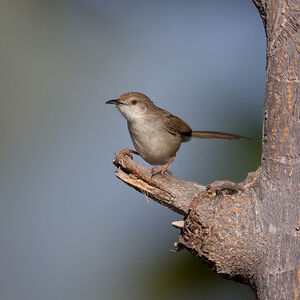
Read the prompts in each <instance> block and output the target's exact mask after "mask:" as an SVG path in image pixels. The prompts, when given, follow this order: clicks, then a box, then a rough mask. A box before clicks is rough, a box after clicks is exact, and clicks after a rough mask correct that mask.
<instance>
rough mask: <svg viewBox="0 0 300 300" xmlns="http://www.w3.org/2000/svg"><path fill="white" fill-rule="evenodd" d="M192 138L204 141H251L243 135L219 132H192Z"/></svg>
mask: <svg viewBox="0 0 300 300" xmlns="http://www.w3.org/2000/svg"><path fill="white" fill-rule="evenodd" d="M192 137H196V138H203V139H229V140H232V139H234V140H241V139H243V140H249V138H247V137H245V136H241V135H236V134H231V133H225V132H218V131H192Z"/></svg>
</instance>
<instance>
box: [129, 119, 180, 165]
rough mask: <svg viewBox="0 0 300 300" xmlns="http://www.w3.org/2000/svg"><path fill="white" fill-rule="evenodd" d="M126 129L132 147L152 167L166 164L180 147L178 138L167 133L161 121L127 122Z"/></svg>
mask: <svg viewBox="0 0 300 300" xmlns="http://www.w3.org/2000/svg"><path fill="white" fill-rule="evenodd" d="M128 129H129V132H130V136H131V139H132V142H133V145H134V147H135V148H136V150H137V151H138V153H139V154H140V156H141V157H142V158H143V159H144V160H145V161H147V162H148V163H150V164H152V165H163V164H165V163H167V161H168V160H169V158H170V157H172V156H173V155H175V154H176V152H177V150H178V149H179V147H180V143H181V138H180V136H179V135H173V134H171V133H169V132H168V131H167V130H166V128H165V127H164V126H163V124H162V123H161V120H158V121H156V122H155V121H154V122H153V121H151V122H145V120H142V121H136V122H128Z"/></svg>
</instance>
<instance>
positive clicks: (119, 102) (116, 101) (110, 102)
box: [105, 99, 123, 105]
mask: <svg viewBox="0 0 300 300" xmlns="http://www.w3.org/2000/svg"><path fill="white" fill-rule="evenodd" d="M105 104H115V105H118V104H123V103H122V102H121V101H119V100H118V99H113V100H108V101H106V102H105Z"/></svg>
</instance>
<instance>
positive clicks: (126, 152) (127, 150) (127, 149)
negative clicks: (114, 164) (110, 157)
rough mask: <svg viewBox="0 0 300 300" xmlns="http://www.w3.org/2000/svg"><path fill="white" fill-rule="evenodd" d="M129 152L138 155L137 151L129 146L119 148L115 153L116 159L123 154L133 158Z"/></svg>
mask: <svg viewBox="0 0 300 300" xmlns="http://www.w3.org/2000/svg"><path fill="white" fill-rule="evenodd" d="M131 153H133V154H136V155H139V154H138V152H137V151H135V150H131V149H129V148H125V149H123V150H121V151H120V152H119V153H116V161H119V160H120V158H121V157H122V156H124V155H128V156H129V157H130V158H131V159H133V156H132V154H131Z"/></svg>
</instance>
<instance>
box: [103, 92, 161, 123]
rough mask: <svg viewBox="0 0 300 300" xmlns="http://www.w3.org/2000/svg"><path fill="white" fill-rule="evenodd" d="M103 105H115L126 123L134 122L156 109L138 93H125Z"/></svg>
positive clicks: (147, 99)
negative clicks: (150, 110)
mask: <svg viewBox="0 0 300 300" xmlns="http://www.w3.org/2000/svg"><path fill="white" fill-rule="evenodd" d="M105 103H106V104H115V105H116V107H117V108H118V109H119V111H120V112H121V114H122V115H123V116H124V117H125V118H126V119H127V120H128V121H135V120H137V119H139V118H141V117H143V116H144V115H145V114H146V113H147V112H148V111H149V109H151V108H155V107H156V106H155V105H154V103H153V102H152V101H151V100H150V99H149V98H148V97H147V96H146V95H144V94H142V93H138V92H130V93H126V94H123V95H121V96H120V97H119V98H117V99H113V100H109V101H106V102H105Z"/></svg>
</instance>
